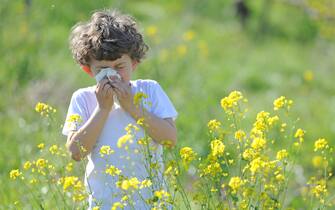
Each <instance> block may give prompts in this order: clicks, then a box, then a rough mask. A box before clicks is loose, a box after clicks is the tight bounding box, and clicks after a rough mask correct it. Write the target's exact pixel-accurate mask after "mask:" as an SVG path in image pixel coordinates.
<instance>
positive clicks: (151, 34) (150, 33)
mask: <svg viewBox="0 0 335 210" xmlns="http://www.w3.org/2000/svg"><path fill="white" fill-rule="evenodd" d="M157 31H158V29H157V27H156V26H153V25H151V26H149V27H148V28H147V29H146V34H147V35H148V36H149V37H155V36H156V35H157Z"/></svg>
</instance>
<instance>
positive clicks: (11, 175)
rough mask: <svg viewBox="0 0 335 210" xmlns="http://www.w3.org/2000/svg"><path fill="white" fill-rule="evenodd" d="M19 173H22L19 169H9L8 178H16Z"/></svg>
mask: <svg viewBox="0 0 335 210" xmlns="http://www.w3.org/2000/svg"><path fill="white" fill-rule="evenodd" d="M21 175H22V173H21V172H20V170H19V169H15V170H11V171H10V172H9V178H10V179H13V180H15V179H17V178H18V177H20V176H21Z"/></svg>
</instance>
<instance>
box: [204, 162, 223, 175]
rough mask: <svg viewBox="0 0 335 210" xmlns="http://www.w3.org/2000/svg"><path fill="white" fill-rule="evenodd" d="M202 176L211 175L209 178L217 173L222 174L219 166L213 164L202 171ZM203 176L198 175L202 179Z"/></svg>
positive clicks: (216, 163)
mask: <svg viewBox="0 0 335 210" xmlns="http://www.w3.org/2000/svg"><path fill="white" fill-rule="evenodd" d="M203 172H204V175H211V176H215V175H217V174H218V173H221V172H222V168H221V165H220V164H219V163H218V162H214V163H211V164H209V165H208V166H207V167H206V168H205V169H204V170H203ZM202 176H203V175H200V177H202Z"/></svg>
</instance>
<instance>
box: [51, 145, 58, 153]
mask: <svg viewBox="0 0 335 210" xmlns="http://www.w3.org/2000/svg"><path fill="white" fill-rule="evenodd" d="M49 152H50V153H51V154H53V155H54V154H56V153H57V152H58V146H57V145H55V144H54V145H52V146H51V147H50V148H49Z"/></svg>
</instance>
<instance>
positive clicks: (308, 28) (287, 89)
mask: <svg viewBox="0 0 335 210" xmlns="http://www.w3.org/2000/svg"><path fill="white" fill-rule="evenodd" d="M259 2H260V1H259ZM109 6H118V7H120V8H121V9H122V10H124V11H127V12H129V13H131V14H133V15H134V16H135V17H136V18H138V19H139V21H140V23H141V25H140V27H141V28H142V30H143V31H144V29H145V28H147V27H148V26H151V25H154V26H156V27H157V28H158V34H157V36H156V37H154V38H150V37H148V36H146V40H147V41H148V43H149V45H150V46H151V51H150V53H149V54H148V58H147V59H146V60H145V61H143V63H142V64H141V65H140V67H139V69H138V70H137V71H136V72H135V75H134V78H150V79H155V80H157V81H159V83H160V84H161V85H162V87H163V89H164V90H165V91H166V92H167V94H168V95H169V96H170V98H171V100H172V101H173V103H174V104H175V106H176V109H177V110H178V112H179V117H178V120H177V126H178V141H179V146H183V145H192V146H193V147H194V149H195V150H196V151H199V152H201V151H204V149H203V148H204V145H206V138H207V128H206V124H207V122H208V121H209V120H210V119H213V118H219V119H221V118H222V110H221V108H220V106H219V101H220V99H221V98H222V97H223V96H225V95H226V94H227V93H229V92H230V91H231V90H235V89H237V90H240V91H242V92H243V93H244V95H246V96H247V97H248V98H249V106H250V110H251V113H250V116H249V117H248V119H247V121H248V122H251V121H253V120H254V118H255V115H256V113H257V112H258V111H261V110H264V109H265V110H271V109H272V101H273V100H274V99H275V98H277V97H279V96H281V95H285V96H287V97H288V98H291V99H293V100H294V102H295V106H294V108H293V114H294V115H295V116H297V117H299V118H300V119H301V120H300V121H299V123H298V124H299V127H302V128H304V129H306V130H307V137H306V138H307V139H306V144H307V145H309V146H311V145H312V144H313V142H314V140H315V139H316V138H318V137H325V138H327V139H328V140H329V141H330V142H332V143H333V144H334V143H335V142H334V140H333V139H334V137H335V124H334V122H333V121H334V120H333V119H334V117H335V112H334V109H333V107H334V103H335V98H334V93H335V88H334V85H333V78H335V75H334V74H335V72H334V71H333V69H334V68H335V61H334V59H333V58H334V54H335V51H334V47H335V45H334V42H332V41H327V40H324V39H322V38H321V37H320V36H319V35H318V34H317V31H316V30H317V28H316V25H315V24H313V22H311V21H310V20H308V19H307V17H305V16H304V15H303V14H302V13H301V11H299V10H297V9H295V8H291V7H290V8H289V9H288V10H287V7H285V5H283V4H277V3H276V4H274V5H273V7H274V9H273V10H272V11H274V14H270V17H271V18H270V20H271V21H272V22H271V23H270V26H269V29H268V30H269V32H268V33H267V34H259V33H257V27H258V25H257V24H258V23H259V16H260V8H261V4H258V3H252V5H251V6H252V12H254V13H253V15H252V16H251V19H250V25H249V28H248V29H246V30H243V29H242V28H241V27H240V25H239V23H238V22H237V20H236V19H235V17H234V14H233V12H232V1H223V3H219V1H217V2H215V1H213V2H211V3H204V2H203V1H196V0H193V1H191V0H189V1H185V2H183V3H180V2H179V1H169V2H166V1H158V2H153V1H146V2H138V1H102V0H101V1H94V2H93V1H92V2H90V1H86V2H85V3H81V4H77V3H74V2H68V1H51V0H50V1H43V2H35V1H31V5H30V6H28V5H25V4H24V1H15V2H14V1H8V0H7V1H6V0H5V1H4V2H3V3H2V4H1V6H0V11H1V12H0V18H1V19H2V20H3V21H1V25H0V26H1V27H0V40H1V41H0V43H1V46H2V47H1V49H0V53H1V54H2V56H1V58H0V65H1V71H0V87H1V90H2V91H1V93H0V96H1V98H3V100H2V101H1V102H0V110H1V112H0V120H1V122H2V125H1V128H0V136H1V139H2V145H3V146H2V147H1V148H0V153H1V155H0V167H1V168H2V170H1V172H0V185H1V186H2V189H1V191H0V193H1V194H0V198H1V200H2V201H3V202H2V204H1V205H2V207H4V206H8V205H9V204H10V203H12V201H13V200H16V199H19V197H18V196H19V193H17V191H13V190H12V189H14V188H13V186H14V185H12V184H11V183H10V181H9V180H8V172H9V171H10V170H11V169H12V168H17V167H19V166H20V164H22V163H23V162H24V160H26V159H27V157H31V156H35V155H37V149H36V147H35V145H36V144H38V143H39V142H42V141H45V142H49V143H61V142H63V143H65V138H64V137H62V136H61V135H60V129H58V130H56V129H55V130H53V131H52V134H53V137H52V138H48V139H46V137H45V136H43V135H42V132H41V130H40V129H41V128H40V127H41V124H40V121H39V116H38V114H37V113H34V110H33V108H34V106H35V104H36V103H37V102H38V101H43V102H47V103H49V104H51V105H53V106H54V107H56V108H57V110H58V113H57V117H56V120H57V122H59V124H62V123H63V120H64V117H65V114H66V109H67V106H68V104H69V100H70V97H71V94H72V93H73V92H74V90H76V89H77V88H79V87H84V86H87V85H92V84H94V81H93V80H92V79H91V78H89V77H88V76H87V75H85V74H84V73H83V72H82V71H81V70H80V69H79V67H78V66H77V65H76V64H74V62H73V60H72V59H71V54H70V52H69V50H68V41H67V39H68V35H69V31H70V29H71V27H72V26H73V25H74V24H75V23H76V22H77V21H79V20H85V19H87V18H88V17H89V15H90V12H91V11H92V10H94V9H98V8H102V7H109ZM220 8H222V9H220ZM284 11H285V12H287V13H288V15H285V14H286V13H285V14H284ZM297 15H298V17H299V18H298V19H297V20H296V19H294V20H292V19H293V17H295V16H297ZM291 20H292V22H291ZM189 30H192V31H194V33H195V37H194V39H193V40H191V41H189V42H186V41H183V39H182V36H183V34H184V33H185V32H187V31H189ZM199 43H203V45H205V46H207V49H208V54H207V55H205V54H206V52H205V50H204V49H202V50H201V49H199V47H198V45H199ZM180 45H185V46H186V48H187V52H186V54H185V55H178V52H177V48H178V46H180ZM162 50H165V52H167V53H166V54H167V56H166V58H163V57H162ZM306 70H311V71H312V72H313V74H314V78H313V80H312V81H306V80H304V72H305V71H306ZM307 152H310V151H306V154H308V153H307ZM303 162H304V164H305V165H309V164H310V159H309V157H308V158H304V160H303ZM309 169H310V168H309ZM16 187H18V186H16ZM17 189H18V191H20V189H19V188H17Z"/></svg>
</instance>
